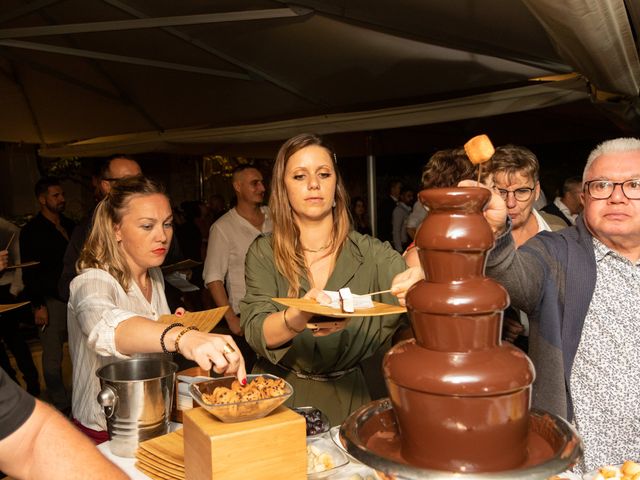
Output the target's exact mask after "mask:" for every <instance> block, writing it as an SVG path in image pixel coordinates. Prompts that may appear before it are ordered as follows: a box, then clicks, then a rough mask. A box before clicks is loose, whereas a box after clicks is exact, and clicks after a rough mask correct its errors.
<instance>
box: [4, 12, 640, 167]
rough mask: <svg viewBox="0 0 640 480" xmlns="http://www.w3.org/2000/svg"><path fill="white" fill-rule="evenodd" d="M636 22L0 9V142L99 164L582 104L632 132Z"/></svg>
mask: <svg viewBox="0 0 640 480" xmlns="http://www.w3.org/2000/svg"><path fill="white" fill-rule="evenodd" d="M638 20H640V7H638V6H637V2H632V1H629V2H628V4H627V5H625V2H624V0H564V1H563V2H558V1H557V0H450V1H447V2H442V1H440V0H395V1H393V2H389V1H386V0H299V1H297V2H296V3H295V4H293V3H287V2H283V1H274V0H217V1H216V2H211V1H207V0H181V1H179V2H158V1H157V0H32V1H30V2H26V1H23V0H4V1H3V2H2V3H1V4H0V108H2V111H3V115H1V116H0V140H2V141H12V142H28V143H38V144H40V145H41V147H42V148H41V153H42V154H44V155H51V156H61V155H102V154H107V153H111V152H114V151H132V152H134V151H145V150H159V149H172V148H176V146H178V147H179V146H180V145H184V144H189V143H195V144H217V143H229V142H257V141H273V140H280V139H283V138H286V137H288V136H290V135H291V134H294V133H297V132H299V131H304V130H313V131H317V132H319V133H335V132H354V131H362V130H368V131H371V130H377V129H384V128H397V127H406V126H412V125H424V124H433V123H440V122H445V121H452V120H459V119H463V118H478V117H486V116H490V115H498V114H504V113H509V112H518V111H523V110H530V109H537V108H542V107H549V106H552V105H559V104H564V103H568V102H579V101H584V100H585V99H589V98H591V99H592V100H594V101H597V102H599V103H602V105H603V106H605V107H606V108H607V109H608V111H609V112H610V114H611V115H615V118H616V121H617V122H619V124H620V125H622V126H623V127H624V126H626V127H628V128H633V127H634V126H635V124H634V122H635V121H636V117H637V110H636V105H637V98H638V92H639V85H640V73H639V72H640V63H639V61H638V54H637V52H638V49H637V45H636V43H635V41H634V37H633V34H632V25H634V26H635V28H636V29H637V28H638V27H640V24H638ZM572 72H576V73H575V74H572ZM540 78H542V79H543V80H544V81H543V82H539V81H532V79H540Z"/></svg>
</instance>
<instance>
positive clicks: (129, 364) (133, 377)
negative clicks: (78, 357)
mask: <svg viewBox="0 0 640 480" xmlns="http://www.w3.org/2000/svg"><path fill="white" fill-rule="evenodd" d="M177 369H178V366H177V365H176V364H175V363H173V362H171V361H169V360H164V359H159V358H133V359H130V360H124V361H121V362H115V363H110V364H109V365H105V366H104V367H102V368H100V369H99V370H98V371H97V372H96V375H97V376H98V378H99V379H100V388H101V391H100V393H99V394H98V403H99V404H100V405H101V406H102V408H103V410H104V414H105V416H106V418H107V429H108V431H109V438H110V439H111V442H110V444H109V446H110V448H111V452H112V453H113V454H114V455H118V456H120V457H134V456H135V453H136V449H137V448H138V443H139V442H142V441H144V440H148V439H150V438H153V437H157V436H159V435H164V434H165V433H167V432H168V431H169V415H170V413H171V401H172V399H173V386H174V384H175V375H176V371H177Z"/></svg>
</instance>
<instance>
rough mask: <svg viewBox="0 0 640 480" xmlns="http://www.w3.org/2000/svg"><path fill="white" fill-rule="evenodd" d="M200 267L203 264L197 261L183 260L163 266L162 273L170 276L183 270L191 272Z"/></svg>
mask: <svg viewBox="0 0 640 480" xmlns="http://www.w3.org/2000/svg"><path fill="white" fill-rule="evenodd" d="M198 265H202V262H197V261H196V260H191V259H188V260H182V261H180V262H176V263H172V264H171V265H163V266H162V267H160V269H161V270H162V273H163V274H165V275H168V274H169V273H173V272H180V271H183V270H191V269H192V268H195V267H197V266H198Z"/></svg>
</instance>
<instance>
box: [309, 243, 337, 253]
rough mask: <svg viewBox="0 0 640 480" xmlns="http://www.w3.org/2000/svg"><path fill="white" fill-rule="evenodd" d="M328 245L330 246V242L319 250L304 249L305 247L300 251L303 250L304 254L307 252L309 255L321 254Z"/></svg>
mask: <svg viewBox="0 0 640 480" xmlns="http://www.w3.org/2000/svg"><path fill="white" fill-rule="evenodd" d="M330 245H331V241H329V243H327V244H326V245H325V246H324V247H320V248H305V247H302V250H304V251H305V252H309V253H318V252H322V251H323V250H326V249H327V248H329V246H330Z"/></svg>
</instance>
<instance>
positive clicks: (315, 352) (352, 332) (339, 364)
mask: <svg viewBox="0 0 640 480" xmlns="http://www.w3.org/2000/svg"><path fill="white" fill-rule="evenodd" d="M271 240H272V239H271V235H265V236H262V237H259V238H257V239H256V240H255V241H254V242H253V244H252V245H251V247H250V248H249V251H248V253H247V258H246V264H245V275H246V284H247V294H246V296H245V297H244V299H243V300H242V301H241V302H240V312H241V313H240V318H241V326H242V328H243V330H244V334H245V337H246V339H247V342H249V344H250V345H251V347H253V349H254V350H255V351H256V352H257V353H258V355H259V357H260V358H259V359H258V362H257V363H256V366H255V367H254V369H253V372H254V373H272V374H274V375H278V376H280V377H282V378H284V379H285V380H287V381H288V382H289V383H291V385H293V389H294V393H293V395H292V396H291V398H290V399H289V401H288V405H289V406H292V407H297V406H314V407H317V408H319V409H320V410H322V411H323V412H325V413H326V414H327V416H328V417H329V419H330V421H331V424H332V425H338V424H340V423H341V422H342V421H343V420H344V419H345V418H346V417H347V416H348V415H349V414H350V413H351V412H353V411H354V410H356V409H357V408H358V407H360V406H361V405H364V404H365V403H368V402H369V401H370V395H369V389H368V388H367V385H366V382H365V378H364V376H363V373H362V370H361V367H360V362H361V361H362V360H364V359H366V358H369V357H371V356H372V355H374V353H376V352H379V351H386V350H387V349H388V348H389V347H390V346H391V338H392V336H393V334H394V333H395V331H396V330H397V329H398V327H399V326H400V325H401V323H402V320H401V316H400V315H385V316H378V317H353V318H351V320H350V321H349V323H348V325H347V326H346V327H345V328H344V329H343V330H340V331H338V332H334V333H332V334H330V335H327V336H324V337H315V336H313V335H312V333H311V331H309V330H305V331H304V332H303V333H301V334H299V335H297V336H296V337H294V338H293V339H292V340H291V341H290V342H288V343H286V344H284V345H282V346H280V347H278V348H273V349H270V348H267V346H266V344H265V339H264V335H263V323H264V320H265V318H266V317H267V316H268V315H270V314H271V313H274V312H277V311H280V310H284V306H283V305H280V304H278V303H276V302H274V301H273V300H272V298H276V297H286V296H287V291H288V288H289V284H288V282H287V281H286V279H285V278H284V277H283V276H282V275H281V274H280V273H279V272H278V271H277V270H276V267H275V264H274V259H273V249H272V246H271ZM405 269H406V264H405V262H404V259H403V258H402V257H401V256H400V254H399V253H398V252H396V251H395V250H394V249H393V248H392V247H391V245H389V243H386V242H385V243H382V242H380V241H379V240H378V239H375V238H372V237H369V236H367V235H361V234H359V233H357V232H351V233H350V234H349V236H348V237H347V240H346V242H345V245H344V247H343V248H342V251H341V252H340V255H339V257H338V259H337V261H336V265H335V268H334V270H333V272H332V274H331V276H330V277H329V280H328V281H327V285H326V286H325V290H333V291H337V290H339V289H340V288H343V287H349V288H350V289H351V291H352V292H353V293H354V294H366V293H368V292H374V291H378V290H386V289H388V288H390V287H391V281H392V280H393V277H394V276H395V275H396V274H398V273H400V272H402V271H404V270H405ZM308 290H309V282H308V279H307V278H303V279H302V281H301V288H300V295H299V296H300V297H302V296H304V294H305V293H306V292H307V291H308ZM375 300H376V301H380V302H384V303H390V304H397V299H396V298H395V297H394V296H393V295H391V294H382V295H380V296H379V297H378V298H376V299H375ZM312 321H313V320H312ZM296 372H297V373H296ZM336 372H338V375H340V372H345V373H344V375H342V376H341V377H340V378H332V379H326V378H322V379H318V378H315V379H311V378H304V376H305V375H321V376H322V375H327V374H329V375H331V374H334V373H336Z"/></svg>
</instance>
